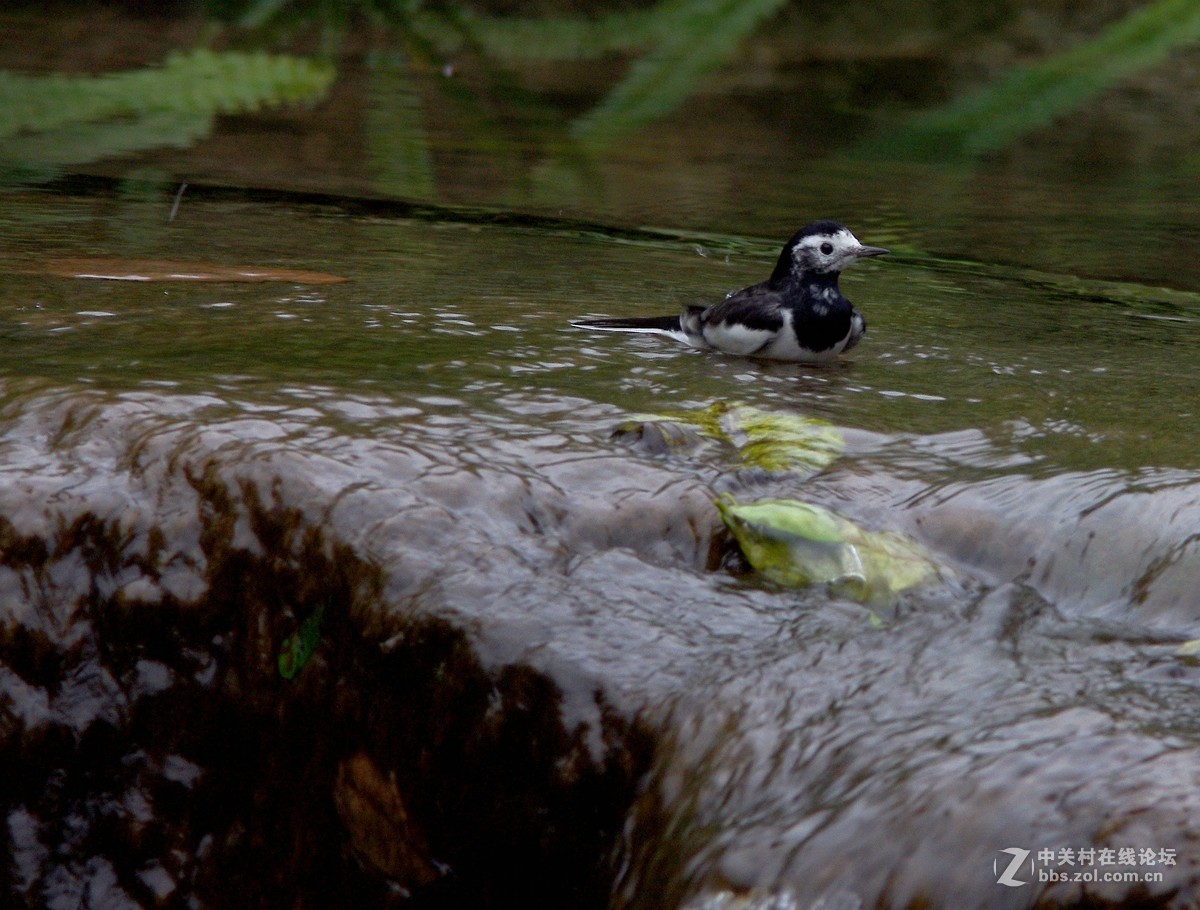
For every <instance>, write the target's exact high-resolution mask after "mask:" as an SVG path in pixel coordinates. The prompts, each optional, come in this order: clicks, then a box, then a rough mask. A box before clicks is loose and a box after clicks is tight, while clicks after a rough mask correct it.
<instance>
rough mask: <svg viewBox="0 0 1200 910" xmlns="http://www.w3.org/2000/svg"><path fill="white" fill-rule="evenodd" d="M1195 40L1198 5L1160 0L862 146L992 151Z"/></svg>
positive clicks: (938, 155)
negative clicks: (1087, 37) (1082, 40)
mask: <svg viewBox="0 0 1200 910" xmlns="http://www.w3.org/2000/svg"><path fill="white" fill-rule="evenodd" d="M1197 41H1200V2H1197V0H1159V2H1157V3H1153V4H1151V5H1150V6H1147V7H1144V8H1142V9H1138V10H1135V11H1134V12H1132V13H1130V14H1129V15H1128V16H1126V17H1125V18H1123V19H1121V20H1119V21H1117V22H1114V23H1113V24H1112V25H1110V26H1108V27H1107V28H1106V29H1104V30H1103V31H1102V32H1101V33H1100V34H1099V35H1098V36H1096V37H1095V38H1093V39H1091V40H1090V41H1086V42H1084V43H1082V44H1078V45H1076V46H1074V47H1071V48H1068V49H1067V50H1065V51H1063V52H1061V53H1059V54H1055V55H1054V56H1052V57H1049V58H1047V59H1045V60H1041V61H1039V62H1037V63H1034V64H1031V65H1029V66H1024V67H1019V68H1017V69H1014V70H1011V71H1010V72H1008V73H1007V74H1006V75H1005V76H1003V77H1002V78H1001V79H999V80H998V81H997V82H995V83H994V84H993V85H990V86H988V87H986V88H984V89H982V90H980V91H978V92H976V93H975V94H973V95H970V96H968V97H965V98H960V99H957V100H955V101H953V102H951V103H950V104H948V105H946V106H945V107H943V108H940V109H938V110H934V111H928V112H926V113H923V114H919V115H917V116H916V117H914V118H913V120H912V121H911V122H910V123H909V124H908V125H907V126H905V127H903V128H902V129H900V130H899V131H897V132H895V133H890V134H886V135H883V136H881V137H879V138H878V139H876V140H875V141H873V142H871V143H870V145H869V147H868V148H867V149H866V151H868V152H870V151H878V152H880V153H882V154H886V155H887V156H888V157H890V158H895V157H913V158H918V159H932V160H949V159H956V158H970V157H971V156H974V155H978V154H983V153H986V152H989V151H993V150H995V149H998V148H1002V147H1004V146H1005V145H1007V144H1009V143H1010V142H1012V141H1014V140H1015V139H1017V138H1019V137H1020V136H1022V135H1024V134H1026V133H1028V132H1030V131H1032V130H1034V129H1037V128H1039V127H1042V126H1045V125H1047V124H1048V123H1050V122H1052V121H1053V120H1054V118H1056V117H1060V116H1062V115H1064V114H1067V113H1069V112H1071V111H1073V110H1076V109H1077V108H1079V107H1081V106H1082V105H1083V104H1084V103H1085V102H1087V101H1089V100H1091V99H1092V98H1094V97H1095V96H1096V95H1098V94H1100V93H1101V92H1103V91H1104V90H1106V89H1108V88H1109V87H1111V86H1112V85H1113V84H1115V83H1116V82H1118V81H1120V80H1121V79H1123V78H1126V77H1128V76H1130V75H1131V74H1133V73H1135V72H1137V71H1139V70H1142V69H1145V68H1147V67H1149V66H1153V65H1154V64H1156V63H1159V62H1160V61H1162V60H1163V59H1164V58H1165V57H1166V56H1167V54H1169V53H1170V52H1171V51H1172V50H1175V49H1176V48H1179V47H1182V46H1184V45H1187V44H1193V43H1195V42H1197Z"/></svg>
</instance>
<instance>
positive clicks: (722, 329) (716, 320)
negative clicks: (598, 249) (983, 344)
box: [571, 221, 888, 362]
mask: <svg viewBox="0 0 1200 910" xmlns="http://www.w3.org/2000/svg"><path fill="white" fill-rule="evenodd" d="M886 252H888V251H887V250H885V249H883V248H882V247H877V246H863V245H862V244H861V243H859V242H858V238H856V237H855V236H854V235H853V234H851V233H850V231H849V230H847V229H846V228H845V227H843V226H842V225H840V224H838V223H837V222H836V221H814V222H813V223H812V224H810V225H808V227H805V228H802V229H801V230H800V231H799V232H797V233H796V235H795V236H794V237H792V239H791V240H789V241H788V242H787V244H786V245H785V246H784V248H783V252H782V253H780V254H779V261H778V262H777V263H776V264H775V271H774V272H772V273H771V277H770V278H768V279H767V280H766V281H761V282H759V283H758V284H753V285H751V286H750V287H748V288H742V290H740V291H735V292H733V293H731V294H730V295H729V296H728V297H726V298H725V299H724V300H722V301H721V302H720V303H714V304H713V305H712V306H708V307H704V306H689V307H688V308H687V309H686V310H684V312H683V313H682V314H681V315H679V316H642V317H631V318H629V319H579V320H576V321H575V322H572V323H571V324H572V325H574V326H578V327H580V328H585V329H600V330H602V331H607V332H637V333H641V334H649V335H665V336H666V337H668V338H673V339H675V340H676V341H682V342H683V343H684V344H688V345H691V346H692V347H695V348H712V349H714V350H717V351H723V352H725V353H726V354H740V355H742V356H745V357H763V358H766V359H769V360H797V361H807V362H815V361H822V360H832V359H833V358H835V357H837V355H838V354H841V353H842V352H843V351H848V350H850V349H851V348H852V347H854V346H855V345H856V344H858V342H859V339H861V338H862V336H863V334H864V333H865V332H866V331H867V321H866V320H865V319H863V317H862V314H861V313H859V312H858V310H856V309H855V308H854V305H853V304H852V303H851V302H850V301H849V300H847V299H846V296H845V295H844V294H843V293H842V292H841V290H840V289H839V288H838V274H839V273H840V272H841V271H842V269H844V268H846V267H847V266H850V265H853V264H854V263H855V262H857V261H858V260H859V259H862V258H864V257H866V256H881V255H883V254H884V253H886Z"/></svg>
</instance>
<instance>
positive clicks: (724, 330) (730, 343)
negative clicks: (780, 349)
mask: <svg viewBox="0 0 1200 910" xmlns="http://www.w3.org/2000/svg"><path fill="white" fill-rule="evenodd" d="M776 334H777V333H776V332H774V331H772V330H771V329H752V328H749V327H747V326H744V325H740V324H738V323H735V322H710V323H709V324H708V325H706V326H705V327H704V340H705V341H707V342H708V343H709V344H710V345H712V346H713V347H714V348H716V349H717V350H718V351H724V352H725V353H726V354H753V353H755V352H756V351H758V350H760V349H761V348H762V347H763V345H766V344H769V343H770V342H771V339H773V338H774V337H775V335H776Z"/></svg>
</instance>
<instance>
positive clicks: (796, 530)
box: [716, 496, 939, 603]
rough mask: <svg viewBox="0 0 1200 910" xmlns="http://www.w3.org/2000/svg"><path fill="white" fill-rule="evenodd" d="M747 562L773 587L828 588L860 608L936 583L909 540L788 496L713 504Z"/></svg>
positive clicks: (928, 562)
mask: <svg viewBox="0 0 1200 910" xmlns="http://www.w3.org/2000/svg"><path fill="white" fill-rule="evenodd" d="M716 506H717V510H718V511H719V512H720V513H721V519H722V520H723V521H724V522H725V525H726V526H727V527H728V528H729V530H730V532H731V533H732V534H733V536H734V539H735V540H737V542H738V546H739V547H740V548H741V550H742V554H743V555H744V556H745V557H746V561H747V562H748V563H750V565H751V566H753V567H754V569H755V570H756V571H758V572H759V573H760V574H762V575H763V577H765V578H767V579H769V580H771V581H773V582H775V583H776V584H781V585H787V586H790V587H807V586H808V585H813V584H828V585H830V586H832V587H833V589H834V590H836V591H838V592H839V593H842V594H845V595H846V596H848V597H851V598H853V599H855V600H858V601H860V602H863V603H883V602H887V601H888V600H890V599H891V598H892V597H894V596H895V595H897V594H899V593H900V592H901V591H904V590H907V589H908V588H912V587H915V586H917V585H920V584H924V583H927V582H931V581H933V580H935V579H936V578H937V577H938V575H939V572H938V568H937V566H936V565H935V564H934V562H933V560H932V557H931V556H930V554H929V553H928V551H926V550H925V548H924V547H922V546H921V545H920V544H918V543H917V542H916V541H914V540H912V539H911V538H909V537H906V536H905V535H903V534H900V533H897V532H894V531H864V530H863V529H862V528H860V527H859V526H858V525H856V524H854V522H852V521H850V520H849V519H846V518H843V517H841V516H840V515H837V514H835V513H833V512H830V511H829V510H828V509H823V508H821V507H820V506H815V505H812V504H811V503H806V502H800V501H798V500H794V499H760V500H758V501H756V502H750V503H739V502H737V501H736V500H734V499H733V498H732V497H728V496H726V497H724V498H722V499H718V500H717V501H716Z"/></svg>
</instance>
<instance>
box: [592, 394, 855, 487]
mask: <svg viewBox="0 0 1200 910" xmlns="http://www.w3.org/2000/svg"><path fill="white" fill-rule="evenodd" d="M653 427H660V428H662V429H660V430H658V431H653V430H649V429H647V428H653ZM681 427H682V428H690V429H691V430H692V431H693V433H698V434H700V435H701V436H704V437H707V438H709V439H716V440H718V441H720V442H724V443H727V444H729V445H732V446H733V447H734V448H736V449H737V450H738V455H739V456H740V459H741V465H740V467H743V468H757V469H759V470H763V471H770V472H773V473H774V472H783V473H793V474H803V475H808V474H815V473H816V472H817V471H820V470H821V469H822V468H825V467H828V466H829V465H830V464H832V463H833V462H834V461H836V460H837V458H838V456H839V455H840V454H841V453H842V450H843V449H844V448H845V442H844V440H843V439H842V434H841V433H840V432H838V430H837V428H836V427H834V426H833V425H832V424H830V423H826V422H825V421H823V420H817V419H815V418H812V417H804V416H801V415H799V414H788V413H781V412H777V411H764V410H762V409H760V408H755V407H751V406H749V405H744V404H739V403H737V402H727V401H718V402H716V403H715V404H712V405H710V406H709V407H707V408H704V409H703V410H701V411H681V412H679V413H673V414H651V415H646V416H644V417H641V418H638V419H637V420H635V421H630V422H627V423H624V424H622V425H621V426H620V427H619V428H618V429H617V433H616V434H615V435H618V436H620V437H621V438H627V439H639V440H642V441H645V440H647V439H654V440H661V441H662V446H661V448H662V449H663V450H664V451H674V450H678V449H684V448H695V446H694V444H692V440H691V434H688V433H687V432H684V431H683V430H681V429H680V428H681ZM639 428H640V429H639ZM635 431H636V432H635Z"/></svg>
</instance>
